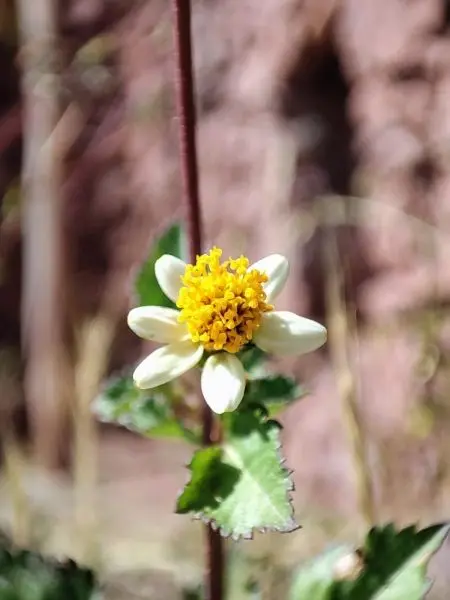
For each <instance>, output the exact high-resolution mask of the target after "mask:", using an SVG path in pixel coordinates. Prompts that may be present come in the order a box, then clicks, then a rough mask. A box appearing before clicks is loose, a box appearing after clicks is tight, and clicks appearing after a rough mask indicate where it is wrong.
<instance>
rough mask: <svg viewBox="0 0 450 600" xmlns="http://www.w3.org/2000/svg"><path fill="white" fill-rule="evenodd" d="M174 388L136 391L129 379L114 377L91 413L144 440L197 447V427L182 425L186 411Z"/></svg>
mask: <svg viewBox="0 0 450 600" xmlns="http://www.w3.org/2000/svg"><path fill="white" fill-rule="evenodd" d="M175 385H176V383H175V382H173V383H168V384H166V385H163V386H160V387H159V388H155V389H153V390H139V389H138V388H136V386H135V385H134V382H133V378H132V377H131V375H125V376H121V377H117V378H114V379H113V380H111V381H110V382H109V384H108V385H107V386H106V388H105V389H104V390H103V392H102V393H101V394H100V395H99V396H98V397H97V398H96V399H95V401H94V403H93V410H94V413H95V414H96V415H97V416H98V418H99V419H100V420H101V421H103V422H105V423H117V424H118V425H122V426H123V427H126V428H127V429H130V430H131V431H135V432H137V433H140V434H141V435H144V436H147V437H152V438H184V439H186V440H188V441H190V442H193V443H198V442H199V441H200V431H199V426H198V425H194V424H193V425H192V426H187V425H186V424H185V420H186V419H187V418H188V416H189V415H188V414H187V412H188V411H187V409H186V408H185V407H184V406H183V401H182V398H181V397H180V394H179V393H178V392H177V390H176V388H175ZM181 413H183V414H181ZM193 420H194V419H193Z"/></svg>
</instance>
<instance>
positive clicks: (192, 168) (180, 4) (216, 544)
mask: <svg viewBox="0 0 450 600" xmlns="http://www.w3.org/2000/svg"><path fill="white" fill-rule="evenodd" d="M172 7H173V26H174V37H175V65H176V97H177V115H178V122H179V138H180V139H179V143H180V159H181V173H182V183H183V201H184V204H185V207H186V222H187V226H188V239H189V254H190V260H191V262H195V260H196V256H197V255H198V254H201V251H202V223H201V222H202V218H201V210H200V198H199V177H198V163H197V148H196V139H195V121H196V118H195V101H194V77H193V67H192V62H193V61H192V39H191V2H190V0H172ZM202 422H203V444H204V445H205V446H209V445H210V444H212V443H214V442H217V441H218V440H219V438H220V431H219V428H215V427H214V420H213V414H212V412H211V410H210V409H209V407H208V406H207V405H206V403H204V405H203V410H202ZM206 544H207V567H206V576H205V592H206V594H207V598H208V599H209V600H222V599H223V595H224V594H223V591H224V548H223V541H222V538H221V536H220V534H219V533H218V532H217V531H214V530H213V528H212V527H211V525H207V526H206Z"/></svg>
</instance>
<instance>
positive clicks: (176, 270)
mask: <svg viewBox="0 0 450 600" xmlns="http://www.w3.org/2000/svg"><path fill="white" fill-rule="evenodd" d="M185 271H186V263H185V262H184V261H183V260H181V258H177V257H176V256H172V255H171V254H163V255H162V256H161V257H160V258H158V260H157V261H156V263H155V275H156V279H157V280H158V283H159V286H160V288H161V289H162V291H163V292H164V293H165V295H166V296H167V297H168V298H170V300H172V302H176V301H177V298H178V294H179V291H180V288H181V286H182V283H181V277H182V276H183V275H184V272H185Z"/></svg>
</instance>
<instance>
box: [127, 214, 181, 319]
mask: <svg viewBox="0 0 450 600" xmlns="http://www.w3.org/2000/svg"><path fill="white" fill-rule="evenodd" d="M185 247H186V242H185V236H184V232H183V229H182V228H181V226H180V225H172V227H169V229H167V231H165V232H164V233H163V235H162V236H161V237H160V238H159V239H158V241H157V242H156V243H155V244H154V245H153V246H152V248H151V250H150V253H149V256H148V258H147V260H146V261H145V262H144V264H143V265H142V267H141V269H140V271H139V273H138V274H137V277H136V280H135V284H134V286H135V292H136V296H137V304H138V306H167V307H169V308H174V307H175V305H174V303H173V302H172V301H171V300H169V298H167V296H166V295H165V294H164V292H163V291H162V290H161V288H160V287H159V284H158V280H157V279H156V275H155V263H156V261H157V260H158V258H160V257H161V256H162V255H163V254H172V255H173V256H177V257H178V258H183V259H184V258H185V256H186V250H185Z"/></svg>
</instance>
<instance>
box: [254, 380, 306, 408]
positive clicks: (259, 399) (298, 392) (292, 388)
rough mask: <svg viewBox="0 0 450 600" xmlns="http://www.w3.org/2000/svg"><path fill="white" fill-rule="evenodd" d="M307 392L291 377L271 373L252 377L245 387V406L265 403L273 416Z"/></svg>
mask: <svg viewBox="0 0 450 600" xmlns="http://www.w3.org/2000/svg"><path fill="white" fill-rule="evenodd" d="M302 395H305V392H304V391H303V390H302V388H301V387H300V386H299V385H298V384H297V382H296V381H295V380H294V379H292V378H291V377H286V376H284V375H269V376H268V377H263V378H261V379H250V380H249V381H248V382H247V385H246V388H245V394H244V399H243V406H245V405H246V404H247V405H248V404H250V405H251V404H254V405H258V404H263V405H264V406H265V407H266V408H267V410H268V412H269V414H270V416H271V417H273V416H275V415H276V414H277V413H279V412H280V410H281V409H283V408H284V405H285V404H289V403H291V402H293V401H294V400H297V399H298V398H300V396H302Z"/></svg>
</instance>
